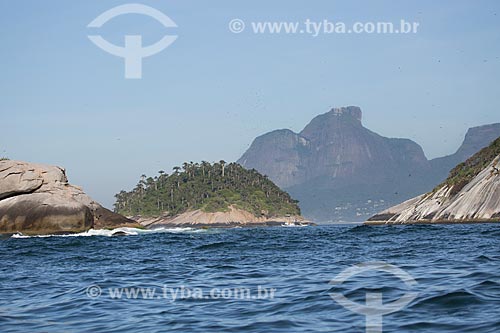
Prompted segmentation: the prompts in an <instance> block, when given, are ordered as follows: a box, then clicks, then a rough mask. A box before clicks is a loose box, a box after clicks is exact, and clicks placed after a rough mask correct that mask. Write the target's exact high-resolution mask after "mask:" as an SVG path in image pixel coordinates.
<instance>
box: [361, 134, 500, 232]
mask: <svg viewBox="0 0 500 333" xmlns="http://www.w3.org/2000/svg"><path fill="white" fill-rule="evenodd" d="M499 140H500V139H497V140H496V142H500V141H499ZM485 149H488V148H485ZM478 154H479V155H478ZM478 154H476V155H474V156H473V157H472V158H471V159H470V162H471V163H478V162H476V161H479V160H480V158H481V155H480V154H481V152H480V153H478ZM483 155H484V154H483ZM479 162H480V161H479ZM457 168H458V169H457ZM457 168H456V169H457V174H458V176H461V177H466V175H467V174H470V173H471V168H468V167H467V164H463V166H460V165H459V167H457ZM499 168H500V155H497V156H496V157H495V158H494V159H493V161H491V162H490V163H489V164H488V165H487V166H486V167H485V168H483V169H482V170H481V171H480V172H479V173H478V174H477V175H475V176H474V177H473V178H472V180H471V181H469V182H467V183H466V184H464V183H461V182H460V181H457V178H458V177H455V178H451V179H450V178H449V180H448V181H446V182H444V183H443V184H442V185H440V186H439V187H437V188H436V189H435V190H434V191H433V192H430V193H427V194H424V195H421V196H418V197H416V198H413V199H410V200H408V201H406V202H403V203H402V204H399V205H397V206H394V207H392V208H389V209H387V210H385V211H383V212H381V213H379V214H377V215H375V216H373V217H371V218H370V219H369V220H368V221H367V222H366V223H367V224H386V223H389V224H391V223H393V224H404V223H429V222H430V223H440V222H441V223H443V222H497V221H500V175H499ZM462 175H463V176H462ZM450 177H451V176H450Z"/></svg>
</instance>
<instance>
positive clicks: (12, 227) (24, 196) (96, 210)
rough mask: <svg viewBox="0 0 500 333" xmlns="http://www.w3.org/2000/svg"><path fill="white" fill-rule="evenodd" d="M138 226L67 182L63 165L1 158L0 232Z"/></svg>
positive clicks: (60, 231) (36, 233) (76, 230)
mask: <svg viewBox="0 0 500 333" xmlns="http://www.w3.org/2000/svg"><path fill="white" fill-rule="evenodd" d="M118 227H140V225H139V224H137V223H136V222H135V221H132V220H130V219H127V218H125V217H123V216H121V215H119V214H116V213H114V212H112V211H110V210H108V209H106V208H104V207H102V206H101V205H100V204H99V203H97V202H96V201H94V200H93V199H92V198H90V197H89V196H88V195H87V194H85V192H84V191H83V190H82V189H81V188H80V187H77V186H74V185H71V184H69V183H68V178H67V177H66V171H65V169H64V168H61V167H57V166H50V165H43V164H34V163H27V162H22V161H10V160H5V159H3V160H0V233H17V232H21V233H23V234H27V235H40V234H55V233H77V232H82V231H87V230H89V229H91V228H94V229H103V228H118Z"/></svg>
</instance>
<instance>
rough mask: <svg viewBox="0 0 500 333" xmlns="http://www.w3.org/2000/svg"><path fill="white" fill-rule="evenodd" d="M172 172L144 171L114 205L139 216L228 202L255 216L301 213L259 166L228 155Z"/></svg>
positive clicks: (222, 206) (224, 206)
mask: <svg viewBox="0 0 500 333" xmlns="http://www.w3.org/2000/svg"><path fill="white" fill-rule="evenodd" d="M173 171H174V173H173V174H172V175H168V174H166V173H165V172H159V176H157V177H154V178H152V177H146V175H142V176H141V178H140V181H139V183H138V184H137V186H136V187H135V188H134V189H133V190H132V191H130V192H126V191H121V192H120V193H118V194H117V195H116V196H115V198H116V203H115V211H116V212H118V213H121V214H123V215H128V216H135V215H142V216H160V215H166V216H175V215H178V214H182V213H184V212H186V211H190V210H196V209H201V210H203V211H205V212H216V211H227V210H228V209H229V206H234V207H236V208H240V209H244V210H247V211H249V212H252V213H253V214H255V215H256V216H260V215H266V216H284V215H300V209H299V207H298V205H297V201H296V200H293V199H292V198H291V197H290V195H289V194H288V193H286V192H284V191H282V190H281V189H280V188H279V187H278V186H276V185H275V184H274V183H273V182H272V181H270V180H269V179H268V178H267V177H266V176H263V175H261V174H260V173H258V172H257V171H256V170H254V169H252V170H247V169H245V168H243V167H242V166H241V165H239V164H236V163H229V164H228V163H227V162H225V161H224V160H221V161H219V162H218V163H213V164H211V163H209V162H206V161H202V162H201V163H193V162H189V163H187V162H186V163H183V165H182V169H181V168H180V167H177V166H176V167H174V168H173Z"/></svg>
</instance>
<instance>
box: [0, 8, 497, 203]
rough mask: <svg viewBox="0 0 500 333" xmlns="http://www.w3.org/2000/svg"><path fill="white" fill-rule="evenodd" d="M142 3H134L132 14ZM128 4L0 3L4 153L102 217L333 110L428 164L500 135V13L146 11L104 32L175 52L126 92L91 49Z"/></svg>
mask: <svg viewBox="0 0 500 333" xmlns="http://www.w3.org/2000/svg"><path fill="white" fill-rule="evenodd" d="M137 2H139V1H137ZM126 3H127V1H103V0H99V1H83V0H80V1H68V0H61V1H51V0H45V1H37V0H32V1H24V0H0V43H1V44H0V45H1V46H0V48H1V52H0V66H1V75H2V76H1V79H0V92H1V96H0V124H1V131H0V155H7V156H8V157H10V158H11V159H20V160H27V161H32V162H40V163H48V164H58V165H62V166H65V167H66V168H67V169H68V176H69V178H70V181H71V182H72V183H74V184H78V185H81V186H82V187H83V188H84V189H85V190H86V191H87V192H88V193H89V194H90V195H92V196H93V197H94V198H95V199H97V200H98V201H101V202H103V203H104V204H105V205H107V206H108V207H109V206H111V204H112V203H113V201H114V199H113V195H114V194H115V193H116V192H118V191H119V190H121V189H127V190H128V189H130V188H132V187H133V186H134V185H135V184H136V183H137V181H138V178H139V176H140V175H141V174H142V173H146V174H148V175H153V174H156V172H157V171H158V170H160V169H164V170H166V171H167V172H170V171H171V168H172V167H173V166H174V165H180V164H182V162H184V161H200V160H208V161H214V160H220V159H224V160H227V161H234V160H236V159H237V158H238V157H239V156H240V155H241V154H242V153H243V152H244V151H245V149H246V148H247V147H248V146H249V144H250V143H251V142H252V140H253V139H254V138H255V137H256V136H258V135H261V134H263V133H265V132H267V131H270V130H273V129H277V128H290V129H292V130H294V131H300V130H301V129H302V128H303V127H304V126H305V125H306V124H307V122H309V121H310V120H311V119H312V118H313V117H314V116H316V115H318V114H320V113H324V112H326V111H328V110H329V108H331V107H333V106H345V105H358V106H360V107H361V108H362V110H363V112H364V120H363V122H364V124H365V126H366V127H368V128H370V129H371V130H373V131H375V132H378V133H380V134H382V135H384V136H389V137H407V138H410V139H413V140H415V141H416V142H418V143H419V144H421V145H422V147H423V148H424V150H425V152H426V154H427V156H428V157H436V156H440V155H444V154H449V153H453V152H454V151H455V150H456V149H457V147H458V145H459V144H460V142H461V141H462V139H463V136H464V134H465V131H466V130H467V128H468V127H471V126H476V125H481V124H486V123H493V122H500V112H499V111H500V98H499V96H500V85H499V77H500V59H499V56H500V2H498V1H494V0H492V1H472V0H471V1H451V0H450V1H422V0H419V1H255V0H254V1H246V2H243V1H185V0H183V1H140V3H143V4H147V5H150V6H152V7H154V8H157V9H158V10H160V11H162V12H164V13H165V14H167V15H168V16H169V17H170V18H171V19H173V20H174V21H175V22H176V23H177V25H178V28H169V29H166V28H165V27H163V26H162V25H161V24H160V23H158V22H157V21H155V20H154V19H152V18H149V17H146V16H142V15H125V16H121V17H117V18H115V19H113V20H111V21H109V22H108V23H107V24H105V25H104V26H103V27H102V28H100V29H98V31H97V33H98V34H101V35H102V36H103V37H104V38H106V39H108V40H109V41H110V42H112V43H114V44H118V45H123V40H124V37H123V36H124V35H130V34H140V35H142V36H143V43H144V44H145V45H149V44H152V43H155V42H156V41H157V40H159V39H160V38H161V37H163V36H164V35H165V34H166V33H167V34H171V35H178V36H179V37H178V39H177V40H176V41H175V42H174V43H173V44H172V45H171V46H170V47H168V48H167V49H165V50H164V51H163V52H161V53H159V54H156V55H154V56H152V57H150V58H146V59H144V61H143V78H142V79H141V80H125V79H124V78H123V76H124V64H123V59H121V58H118V57H115V56H112V55H110V54H108V53H105V52H104V51H102V50H101V49H99V48H97V47H96V46H95V45H94V44H92V43H91V42H90V41H89V40H88V38H87V35H89V34H95V33H96V30H95V29H90V28H87V25H88V24H89V23H90V21H92V20H93V19H94V18H95V17H96V16H98V15H99V14H101V13H102V12H104V11H105V10H107V9H110V8H112V7H114V6H117V5H121V4H126ZM234 18H239V19H242V20H244V21H245V22H247V23H248V22H250V21H304V20H306V19H307V18H309V19H311V20H317V21H322V20H323V19H328V20H329V21H333V22H339V21H343V22H346V23H354V22H356V21H392V22H395V23H397V22H399V20H400V19H405V20H407V21H416V22H419V23H420V27H419V31H418V33H417V34H411V35H376V34H361V35H352V34H350V35H319V36H318V37H312V36H309V35H298V34H295V35H286V34H280V35H272V34H264V35H256V34H253V33H251V32H250V31H248V29H249V28H248V24H247V30H246V31H244V32H242V33H240V34H233V33H231V32H230V31H229V30H228V22H229V21H230V20H231V19H234Z"/></svg>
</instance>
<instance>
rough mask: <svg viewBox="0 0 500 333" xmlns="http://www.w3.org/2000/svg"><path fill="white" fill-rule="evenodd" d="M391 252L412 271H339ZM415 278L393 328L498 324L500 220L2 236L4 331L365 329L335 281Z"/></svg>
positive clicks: (394, 287)
mask: <svg viewBox="0 0 500 333" xmlns="http://www.w3.org/2000/svg"><path fill="white" fill-rule="evenodd" d="M381 261H382V262H385V263H387V264H391V265H394V266H391V267H398V268H400V269H402V270H403V271H404V272H407V273H408V274H409V276H411V277H413V278H414V279H415V281H416V284H413V285H411V286H409V285H407V284H405V281H402V280H400V279H399V278H398V277H397V276H395V275H392V274H390V273H388V272H381V271H366V272H363V273H360V274H357V275H355V276H351V277H350V278H349V279H347V280H346V281H345V282H344V283H342V284H337V285H332V284H329V281H331V280H332V279H334V278H335V277H336V276H337V275H338V274H340V273H341V272H343V271H344V270H345V269H348V268H349V267H352V266H353V265H356V264H359V263H371V262H381ZM365 265H368V266H369V265H370V264H365ZM354 267H361V266H354ZM259 286H260V294H259ZM116 288H143V292H145V293H146V295H141V294H140V293H139V294H138V296H137V295H136V296H137V297H134V295H133V294H129V296H130V297H127V295H126V294H125V292H124V291H123V290H125V289H116ZM147 288H149V289H147ZM214 288H215V289H214ZM271 289H275V291H274V295H272V296H273V297H271ZM119 290H122V298H121V299H119V298H118V296H117V295H118V294H117V293H115V292H116V291H119ZM128 290H129V292H130V290H136V289H128ZM137 290H140V289H137ZM152 291H155V293H154V294H153V295H151V292H152ZM163 291H166V292H163ZM236 291H245V292H247V291H248V292H249V294H248V293H247V294H245V293H244V292H241V294H242V295H244V296H245V297H241V298H239V297H236V296H235V294H236ZM264 291H265V292H264ZM176 292H177V294H175V293H176ZM189 292H191V295H189ZM409 292H416V293H417V296H416V298H415V299H414V300H413V301H411V302H410V303H409V305H407V306H406V307H404V308H403V309H401V310H399V311H396V312H393V313H391V314H387V315H384V316H383V321H382V324H383V327H382V329H383V332H429V333H430V332H432V333H436V332H492V333H493V332H500V225H495V224H481V225H433V226H429V225H410V226H393V227H369V226H355V225H330V226H319V227H303V228H285V227H273V228H260V229H245V228H242V229H218V230H198V231H195V230H176V231H172V230H170V231H168V230H164V231H163V232H157V233H151V232H148V233H141V234H139V235H135V236H123V237H107V236H90V237H83V236H81V237H47V238H5V237H4V238H3V239H0V332H3V333H5V332H120V333H121V332H204V333H205V332H287V333H289V332H365V316H364V315H361V314H357V313H354V312H351V311H350V310H348V309H346V308H344V307H343V306H341V305H340V304H339V303H337V302H336V301H334V300H333V299H332V297H330V295H329V294H330V293H337V294H338V293H340V294H342V295H344V296H345V297H346V298H347V299H349V300H351V301H353V302H356V303H359V304H364V303H365V302H366V294H367V293H372V294H373V293H381V294H382V297H383V302H384V304H385V303H387V302H392V301H395V300H397V299H399V298H400V297H402V296H403V295H405V294H406V293H409ZM148 293H150V294H148ZM182 293H183V295H181V294H182ZM211 293H212V294H211ZM193 294H194V295H193ZM172 295H177V296H176V297H175V299H174V297H173V296H172ZM248 295H250V296H249V297H247V296H248ZM143 296H145V297H143ZM113 297H114V298H113Z"/></svg>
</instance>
